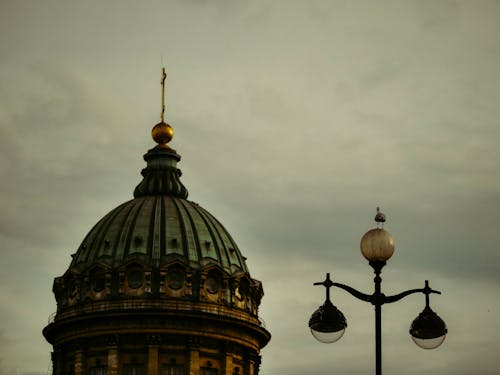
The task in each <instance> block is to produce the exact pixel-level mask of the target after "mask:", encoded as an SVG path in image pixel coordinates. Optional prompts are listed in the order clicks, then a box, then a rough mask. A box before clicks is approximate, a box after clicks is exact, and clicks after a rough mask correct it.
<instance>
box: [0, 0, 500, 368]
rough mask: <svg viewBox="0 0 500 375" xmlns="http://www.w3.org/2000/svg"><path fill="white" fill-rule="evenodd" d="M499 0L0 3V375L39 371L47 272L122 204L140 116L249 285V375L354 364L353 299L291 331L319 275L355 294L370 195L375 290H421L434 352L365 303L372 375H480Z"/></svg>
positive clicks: (489, 330)
mask: <svg viewBox="0 0 500 375" xmlns="http://www.w3.org/2000/svg"><path fill="white" fill-rule="evenodd" d="M499 19H500V2H499V1H481V0H478V1H451V0H450V1H445V0H442V1H438V0H428V1H426V0H415V1H377V2H375V1H347V0H345V1H326V0H325V1H309V0H308V1H305V0H304V1H291V0H287V1H285V0H283V1H276V0H274V1H230V0H227V1H223V0H220V1H202V0H197V1H194V0H191V1H158V2H153V1H144V2H139V1H80V2H76V1H6V0H0V179H1V194H0V207H1V210H0V245H1V251H2V261H1V263H0V322H1V323H0V374H1V375H7V374H9V375H11V374H16V375H42V374H46V373H47V368H48V366H49V361H50V351H51V348H50V346H49V345H48V344H47V343H46V342H45V341H44V339H43V337H42V335H41V330H42V328H43V327H44V326H45V325H46V323H47V318H48V316H49V315H50V314H51V313H52V312H53V311H54V310H55V301H54V298H53V296H52V293H51V287H52V280H53V278H54V277H56V276H59V275H61V274H62V273H63V272H64V271H65V270H66V268H67V267H68V265H69V262H70V254H71V253H73V252H74V251H75V250H76V249H77V247H78V245H79V244H80V242H81V240H82V239H83V238H84V236H85V234H86V233H87V232H88V230H90V228H91V226H92V225H93V224H94V223H96V222H97V220H98V219H99V218H101V217H102V216H104V215H105V214H106V213H107V212H108V211H110V210H111V209H112V208H114V207H115V206H117V205H118V204H119V203H121V202H124V201H126V200H128V199H130V198H131V197H132V191H133V189H134V187H135V185H136V184H137V183H138V182H139V181H140V174H139V173H140V170H141V168H143V167H144V162H143V160H142V155H143V154H144V152H145V151H146V150H147V149H148V148H151V147H152V145H153V142H152V140H151V138H150V136H149V132H150V129H151V127H152V126H153V125H154V124H155V123H156V122H158V120H159V113H160V85H159V80H160V72H161V66H162V64H163V65H165V66H166V68H167V71H168V79H167V120H168V122H169V123H171V124H172V125H173V127H174V129H175V131H176V135H175V138H174V140H173V142H172V145H173V147H174V148H176V149H177V151H178V152H179V153H180V154H181V155H182V156H183V159H182V162H181V163H180V165H179V166H180V168H181V169H182V170H183V173H184V174H183V177H182V178H183V182H184V184H185V185H186V186H187V187H188V189H189V191H190V199H191V200H194V201H196V202H198V203H200V204H201V205H202V206H203V207H205V208H206V209H208V210H209V211H210V212H212V213H213V214H214V215H215V216H216V217H217V218H219V219H220V220H221V221H222V222H223V223H224V224H225V226H226V227H227V228H228V230H229V231H230V232H231V233H232V234H233V237H234V238H235V240H236V242H237V243H238V244H239V246H240V249H241V251H242V252H243V254H244V255H246V256H247V257H248V265H249V267H250V270H251V271H252V276H253V277H255V278H258V279H260V280H262V281H263V283H264V289H265V293H266V295H265V297H264V301H263V304H262V307H261V315H262V317H263V318H264V320H265V321H266V322H267V326H268V329H269V330H270V331H271V332H272V334H273V338H272V341H271V343H270V344H269V345H268V346H267V347H266V348H265V349H264V350H263V353H262V354H263V363H262V368H261V373H262V375H285V374H286V375H296V374H297V375H298V374H311V375H326V374H331V373H337V374H367V373H370V372H371V371H372V369H373V362H374V353H373V352H374V344H373V309H372V307H371V306H370V305H368V304H365V303H363V302H358V301H357V300H354V299H353V298H352V297H351V296H350V295H347V294H346V293H344V292H343V291H340V290H335V291H334V292H333V298H334V303H335V304H336V305H337V306H338V307H339V308H340V309H341V310H342V311H343V312H344V314H345V315H346V317H347V319H348V324H349V327H348V330H347V331H346V334H345V335H344V337H343V338H342V339H341V340H340V341H339V342H337V343H335V344H330V345H322V344H319V343H317V342H316V341H315V340H314V339H313V338H312V336H311V335H310V333H309V332H308V328H307V321H308V319H309V316H310V314H311V313H312V312H313V311H314V310H315V309H316V308H317V306H318V305H320V304H321V303H322V302H323V297H324V292H323V290H321V288H319V287H313V286H312V283H313V282H315V281H320V280H322V279H323V278H324V274H325V273H326V272H332V274H333V277H334V279H335V280H336V281H338V282H344V283H348V284H350V285H352V286H354V287H356V288H358V289H361V290H363V291H366V292H371V289H372V274H371V271H370V268H369V266H368V265H367V263H366V262H365V261H364V259H363V258H362V256H361V254H360V252H359V240H360V238H361V236H362V235H363V234H364V232H365V231H366V230H368V229H370V228H371V227H372V226H373V217H374V214H375V207H376V206H377V205H380V206H382V209H383V211H384V212H385V213H386V214H387V216H388V223H387V224H386V229H387V230H389V231H390V232H391V234H392V235H393V237H394V239H395V243H396V252H395V254H394V256H393V258H392V259H391V260H390V262H389V265H388V266H387V267H386V269H385V270H384V273H383V278H384V285H383V288H384V291H385V292H386V293H387V294H390V293H396V292H399V291H402V290H404V289H409V288H418V287H422V286H423V283H424V280H425V279H429V280H430V283H431V286H432V287H434V288H436V289H439V290H441V291H442V292H443V295H442V296H432V298H431V306H432V307H433V308H434V310H435V311H436V312H438V314H439V315H440V316H441V317H442V318H443V319H444V320H445V321H446V323H447V324H448V329H449V335H448V337H447V339H446V341H445V343H444V344H443V346H442V347H440V348H439V349H437V350H435V351H424V350H421V349H420V348H418V347H417V346H415V345H414V344H413V342H412V341H411V339H410V336H409V335H408V328H409V324H410V323H411V321H412V320H413V318H415V317H416V315H417V314H418V313H419V312H420V311H421V309H422V308H423V305H424V298H423V296H419V295H414V296H411V297H408V298H407V299H405V300H404V301H403V302H400V303H397V304H393V305H388V306H385V307H384V309H383V340H384V370H385V372H384V373H385V374H394V375H400V374H424V373H425V374H431V375H443V374H445V375H446V374H454V375H456V374H464V375H465V374H472V373H475V374H485V375H488V374H498V368H500V358H499V356H498V353H499V352H500V339H499V338H498V332H499V331H500V321H499V316H500V298H499V297H500V293H499V292H500V272H499V264H500V251H499V250H500V249H499V245H498V237H497V235H498V225H499V224H498V223H499V222H500V155H499V150H500V147H499V141H500V126H499V124H498V119H499V118H500V105H499V99H500V37H499V36H500V22H499Z"/></svg>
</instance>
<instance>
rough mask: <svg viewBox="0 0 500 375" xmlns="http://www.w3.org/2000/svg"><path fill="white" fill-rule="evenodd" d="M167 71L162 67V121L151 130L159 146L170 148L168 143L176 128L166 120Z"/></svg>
mask: <svg viewBox="0 0 500 375" xmlns="http://www.w3.org/2000/svg"><path fill="white" fill-rule="evenodd" d="M166 79H167V73H166V72H165V68H162V74H161V116H160V120H161V121H160V122H159V123H158V124H156V125H155V126H154V127H153V129H152V130H151V136H152V137H153V140H154V141H155V142H156V143H158V146H159V147H162V148H170V147H169V146H168V145H167V143H168V142H170V140H171V139H172V138H173V137H174V129H173V128H172V127H171V126H170V125H169V124H167V123H166V122H165V80H166Z"/></svg>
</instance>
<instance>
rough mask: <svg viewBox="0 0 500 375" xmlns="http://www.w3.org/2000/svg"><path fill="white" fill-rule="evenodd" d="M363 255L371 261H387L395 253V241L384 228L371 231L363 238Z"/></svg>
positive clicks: (361, 245) (361, 244) (361, 246)
mask: <svg viewBox="0 0 500 375" xmlns="http://www.w3.org/2000/svg"><path fill="white" fill-rule="evenodd" d="M360 248H361V253H362V254H363V256H364V257H365V258H366V259H367V260H369V261H384V262H385V261H386V260H388V259H389V258H390V257H391V256H392V254H393V253H394V240H393V239H392V237H391V235H390V234H389V232H387V231H386V230H385V229H383V228H374V229H371V230H369V231H368V232H366V233H365V234H364V236H363V237H362V238H361V243H360Z"/></svg>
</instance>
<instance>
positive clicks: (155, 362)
mask: <svg viewBox="0 0 500 375" xmlns="http://www.w3.org/2000/svg"><path fill="white" fill-rule="evenodd" d="M147 340H148V341H147V342H148V375H160V371H159V349H160V337H159V336H156V335H150V336H148V338H147Z"/></svg>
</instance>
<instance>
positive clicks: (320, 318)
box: [309, 207, 448, 375]
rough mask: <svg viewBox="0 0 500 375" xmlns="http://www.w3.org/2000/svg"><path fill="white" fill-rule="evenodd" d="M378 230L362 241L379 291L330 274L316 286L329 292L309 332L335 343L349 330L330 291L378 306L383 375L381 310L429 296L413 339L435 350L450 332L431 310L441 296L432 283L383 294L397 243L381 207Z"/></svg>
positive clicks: (413, 329)
mask: <svg viewBox="0 0 500 375" xmlns="http://www.w3.org/2000/svg"><path fill="white" fill-rule="evenodd" d="M375 221H376V222H377V228H374V229H371V230H369V231H368V232H366V233H365V235H364V236H363V237H362V238H361V243H360V248H361V253H362V254H363V256H364V257H365V258H366V259H367V260H368V262H369V264H370V266H371V267H372V268H373V270H374V272H375V278H374V279H373V281H374V283H375V291H374V292H373V294H365V293H362V292H360V291H358V290H356V289H354V288H352V287H350V286H348V285H345V284H340V283H335V282H333V281H332V280H331V279H330V274H329V273H327V274H326V279H325V281H322V282H317V283H314V285H323V286H324V287H325V289H326V300H325V303H324V304H323V305H322V306H320V307H319V308H318V309H317V310H316V311H315V312H314V313H313V314H312V315H311V318H310V319H309V328H310V329H311V333H312V335H313V336H314V337H315V338H316V339H317V340H318V341H320V342H323V343H333V342H335V341H337V340H339V339H340V338H341V337H342V335H343V334H344V332H345V329H346V328H347V322H346V319H345V317H344V314H342V312H341V311H340V310H339V309H338V308H337V307H335V306H334V305H333V303H332V301H331V300H330V288H331V287H332V286H336V287H337V288H340V289H344V290H345V291H347V292H349V293H350V294H351V295H353V296H354V297H356V298H357V299H360V300H362V301H365V302H369V303H371V304H372V305H373V306H375V362H376V363H375V373H376V375H381V374H382V334H381V331H382V319H381V307H382V305H383V304H386V303H393V302H397V301H399V300H401V299H402V298H404V297H406V296H409V295H410V294H414V293H423V294H424V295H425V308H424V309H423V310H422V312H421V313H420V314H419V315H418V316H417V317H416V318H415V320H413V322H412V324H411V327H410V335H411V337H412V339H413V341H414V342H415V344H417V345H418V346H419V347H421V348H423V349H435V348H437V347H438V346H439V345H441V344H442V343H443V341H444V339H445V337H446V334H447V332H448V331H447V329H446V324H445V323H444V322H443V320H442V319H441V318H440V317H439V316H438V315H437V314H436V313H435V312H434V311H432V309H431V308H430V306H429V295H430V294H432V293H435V294H441V292H439V291H437V290H433V289H431V288H430V287H429V282H428V281H427V280H426V281H425V287H424V288H421V289H410V290H406V291H404V292H401V293H399V294H395V295H393V296H386V295H385V294H383V293H382V292H381V284H382V278H381V277H380V274H381V272H382V268H383V267H384V266H385V264H386V261H387V260H388V259H389V258H390V257H391V256H392V254H393V253H394V240H393V239H392V237H391V235H390V234H389V232H387V231H386V230H385V229H384V228H383V227H382V226H383V223H384V222H385V215H384V214H383V213H382V212H380V209H379V208H378V207H377V215H376V216H375Z"/></svg>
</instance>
